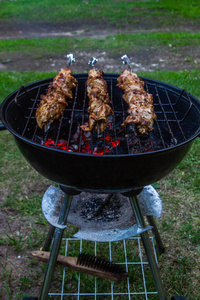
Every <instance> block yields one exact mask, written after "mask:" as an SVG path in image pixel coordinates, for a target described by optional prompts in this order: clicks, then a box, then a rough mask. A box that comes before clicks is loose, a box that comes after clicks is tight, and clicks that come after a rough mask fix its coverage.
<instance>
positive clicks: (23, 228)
mask: <svg viewBox="0 0 200 300" xmlns="http://www.w3.org/2000/svg"><path fill="white" fill-rule="evenodd" d="M144 25H145V24H142V23H140V24H138V25H137V26H135V28H134V29H131V30H129V31H127V30H126V32H132V33H134V32H135V33H138V32H149V31H158V30H159V29H158V28H153V27H151V26H150V27H149V28H148V29H147V28H146V26H144ZM100 27H101V28H100ZM97 28H98V29H97ZM176 29H177V31H178V30H179V31H181V30H182V31H192V32H198V31H199V29H200V25H198V24H196V23H195V24H193V23H188V24H181V25H180V26H179V28H176ZM162 30H163V31H167V32H168V31H170V30H171V27H167V28H166V27H165V28H162ZM121 32H123V33H124V29H119V28H116V27H114V26H111V25H108V24H106V26H103V25H100V24H90V27H88V26H87V24H85V23H83V24H81V23H79V24H77V23H76V24H68V23H66V24H60V25H55V24H51V25H49V24H40V26H38V25H37V24H35V25H34V24H28V23H26V24H22V23H21V24H6V25H5V24H4V23H0V39H16V38H20V39H21V38H44V37H66V38H67V37H79V38H82V37H96V38H97V37H99V38H103V37H106V36H108V35H113V34H118V33H121ZM199 50H200V48H199V45H197V46H194V47H191V48H190V46H187V47H184V49H182V50H180V51H178V52H176V51H169V49H166V48H158V49H155V48H154V47H152V48H148V49H144V50H143V51H138V52H135V53H134V55H133V54H132V53H131V50H130V49H127V53H126V54H128V55H129V56H130V59H131V61H132V64H133V67H134V71H136V72H141V71H154V70H159V69H165V70H175V71H176V70H185V69H187V70H190V69H194V68H196V67H197V66H198V65H199V63H200V51H199ZM66 54H67V53H66ZM66 54H63V55H55V54H53V53H52V55H49V56H45V55H44V56H42V57H40V58H35V57H34V55H33V53H29V57H28V59H27V56H21V55H20V56H19V55H12V54H11V55H10V54H8V55H4V56H3V57H1V62H0V70H2V71H4V70H5V71H57V70H59V69H60V68H62V67H63V66H65V65H66ZM74 56H75V57H77V63H76V64H74V66H73V69H74V71H75V72H79V73H83V72H87V71H88V66H87V62H86V61H85V57H89V56H96V57H97V58H99V65H100V66H101V68H102V69H103V70H104V71H105V72H118V71H119V70H121V69H122V64H121V61H120V59H119V56H118V55H115V56H110V55H109V54H108V53H106V52H105V51H98V50H96V51H94V52H91V51H85V52H80V51H78V50H76V51H75V52H74ZM188 57H192V58H193V59H192V60H190V59H187V58H188ZM29 170H30V169H29ZM38 176H39V177H38V182H41V185H39V186H38V185H37V186H35V189H37V190H36V191H35V192H36V193H40V194H41V195H42V194H43V193H44V192H45V190H46V189H47V187H48V186H49V183H48V181H46V180H43V179H42V177H40V175H38ZM32 188H33V187H32ZM38 189H39V190H38ZM28 192H29V191H27V193H28ZM7 193H8V191H6V190H4V191H3V193H2V195H1V196H2V200H3V201H4V200H5V198H6V195H7ZM24 195H25V192H24V194H23V196H24ZM16 215H17V213H16V212H15V209H14V208H13V209H9V210H6V209H3V210H2V211H1V212H0V227H4V229H5V232H6V233H8V234H9V235H10V236H11V233H15V235H16V236H18V237H19V240H20V236H21V238H22V239H23V240H26V237H27V236H28V232H29V231H30V224H31V220H27V219H26V218H24V219H23V217H20V218H16ZM41 228H42V229H43V228H44V227H43V226H42V227H41ZM46 228H47V227H46ZM18 229H20V230H19V231H18ZM36 229H37V230H38V231H39V230H40V224H38V225H37V228H36ZM4 237H6V234H5V236H2V238H4ZM37 241H38V244H39V242H41V241H40V240H37ZM168 250H169V249H168ZM170 251H171V252H172V254H169V255H172V256H173V255H174V253H173V250H170ZM180 251H181V250H180ZM7 255H8V253H7V247H6V246H5V245H4V244H2V245H0V258H1V261H2V262H3V266H4V268H7V267H8V268H10V273H9V274H10V278H11V277H12V281H10V286H9V288H10V287H11V289H12V292H13V295H14V294H15V293H17V292H18V291H19V285H20V284H22V282H19V276H20V277H24V278H26V275H27V274H28V275H30V273H26V269H27V268H31V265H30V261H29V260H28V257H29V253H25V254H24V255H23V256H21V255H18V256H17V257H16V251H15V250H12V249H11V247H9V260H7ZM194 255H196V253H194ZM41 270H42V264H41V265H39V267H37V271H36V272H35V274H34V276H35V278H36V279H35V287H33V286H31V287H29V286H28V283H27V282H23V284H24V285H25V284H27V289H26V290H27V292H29V293H30V294H32V295H33V296H34V295H35V294H36V293H38V291H39V290H40V287H41V281H40V280H41V278H42V277H41V276H39V275H38V274H36V273H37V272H41ZM2 272H3V270H2ZM11 275H12V276H11ZM7 282H8V281H7ZM17 285H18V286H17ZM7 295H8V293H6V292H5V289H4V290H3V294H2V298H1V299H2V300H7V299H8V297H7ZM11 297H12V296H11ZM17 297H19V296H16V298H15V299H20V298H17ZM9 299H12V298H9Z"/></svg>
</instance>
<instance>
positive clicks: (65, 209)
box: [39, 195, 72, 300]
mask: <svg viewBox="0 0 200 300" xmlns="http://www.w3.org/2000/svg"><path fill="white" fill-rule="evenodd" d="M71 200H72V196H71V195H65V197H64V199H63V203H62V207H61V211H60V216H59V221H58V223H59V224H60V225H65V224H66V222H67V216H68V213H69V209H70V204H71ZM50 229H51V228H50ZM63 233H64V229H60V228H56V229H55V233H54V237H53V243H52V247H51V252H50V257H49V261H48V264H47V268H46V273H45V277H44V282H43V286H42V290H41V294H40V298H39V299H40V300H46V299H47V296H48V291H49V288H50V283H51V279H52V276H53V271H54V267H55V264H56V261H57V257H58V252H59V249H60V244H61V241H62V237H63ZM47 246H48V245H47Z"/></svg>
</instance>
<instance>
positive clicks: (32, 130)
mask: <svg viewBox="0 0 200 300" xmlns="http://www.w3.org/2000/svg"><path fill="white" fill-rule="evenodd" d="M75 77H76V78H77V80H78V85H77V88H76V90H74V99H73V100H72V101H69V106H68V107H67V108H66V110H65V112H64V114H63V117H62V118H61V120H60V122H54V123H53V124H52V125H51V127H50V129H49V130H48V131H47V132H46V133H45V132H44V130H41V129H40V128H38V126H37V125H36V120H35V111H36V109H37V105H38V104H39V101H40V95H41V94H44V93H45V92H46V90H47V87H48V85H49V83H50V82H51V81H52V78H49V79H46V80H42V81H38V82H35V83H32V84H29V85H27V86H25V87H23V88H21V89H19V90H17V91H15V92H14V93H12V94H11V95H9V96H8V97H7V98H6V99H5V101H4V102H3V104H2V107H1V120H2V122H3V123H4V125H5V126H6V127H7V129H8V130H10V131H11V132H12V133H13V134H14V137H15V140H16V143H17V145H18V147H19V148H20V151H21V152H22V153H23V155H24V156H25V158H26V159H27V160H28V162H29V163H30V164H31V165H32V166H33V167H34V168H35V169H36V170H37V171H38V172H39V173H41V174H42V175H44V176H45V177H47V178H48V179H50V180H52V181H54V182H58V183H60V184H62V185H65V186H67V187H70V188H75V189H77V190H81V191H82V190H88V191H97V190H98V191H100V192H108V193H109V192H116V191H119V192H122V191H129V190H132V189H133V188H141V187H143V186H146V185H148V184H152V183H154V182H156V181H158V180H159V179H161V178H163V177H164V176H165V175H167V174H168V173H169V172H170V171H171V170H172V169H174V168H175V167H176V166H177V165H178V163H179V162H180V161H181V160H182V159H183V157H184V156H185V154H186V153H187V152H188V150H189V149H190V147H191V145H192V142H193V140H194V139H195V138H196V137H197V136H198V135H199V133H200V120H199V116H200V112H199V111H200V104H199V101H198V100H197V99H196V98H195V97H193V96H192V95H190V94H188V93H187V92H186V91H185V90H181V89H179V88H176V87H173V86H170V85H168V84H165V83H161V82H158V81H155V80H150V79H145V78H144V81H145V83H146V89H147V90H148V92H149V93H151V94H153V97H154V107H155V113H156V114H157V121H156V122H155V125H154V130H153V131H152V132H150V133H148V134H145V135H141V134H139V133H138V132H137V130H136V129H135V128H134V127H132V128H130V127H129V128H128V127H125V128H122V127H121V123H122V122H123V120H124V119H125V118H126V114H127V112H126V110H127V106H126V103H125V101H124V100H123V99H122V92H121V90H120V89H119V88H117V87H116V78H117V77H118V75H116V74H115V75H113V74H112V75H111V74H107V75H105V79H106V81H107V82H108V91H109V93H110V97H111V102H112V106H113V110H114V113H115V115H114V118H113V119H112V120H111V122H110V125H109V127H108V128H107V130H106V131H105V132H104V133H103V135H102V136H100V137H98V135H97V133H96V132H94V133H92V134H89V135H87V136H85V134H84V132H83V131H80V125H81V124H83V123H84V122H86V121H87V120H88V112H87V108H88V98H87V96H86V89H85V84H86V83H85V82H86V79H87V74H82V75H81V74H79V75H75ZM113 144H114V145H116V146H115V147H113V146H112V145H113ZM77 170H78V172H77ZM85 170H87V176H85ZM110 174H112V176H110ZM118 174H120V176H119V175H118ZM108 176H109V180H107V177H108Z"/></svg>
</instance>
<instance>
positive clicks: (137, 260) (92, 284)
mask: <svg viewBox="0 0 200 300" xmlns="http://www.w3.org/2000/svg"><path fill="white" fill-rule="evenodd" d="M150 239H151V242H152V246H153V249H154V254H155V258H156V261H157V256H156V251H155V244H154V238H153V237H151V238H150ZM85 243H88V242H86V241H83V240H79V239H75V238H71V239H70V238H66V239H63V243H62V246H63V248H62V250H63V251H64V253H65V256H70V255H71V253H73V254H74V253H76V254H77V253H78V254H79V253H81V252H84V251H85ZM90 243H91V245H90V249H91V251H93V252H92V253H90V254H94V255H101V253H99V251H100V250H99V248H100V246H99V244H100V243H97V242H90ZM104 245H105V246H104V250H105V249H106V251H107V252H106V253H105V251H104V254H103V255H104V257H106V258H107V259H110V260H111V261H112V260H113V261H115V263H118V264H120V265H123V266H124V267H125V268H126V270H127V272H129V274H130V275H129V278H127V280H126V281H121V282H120V283H115V282H110V281H108V280H106V279H102V278H97V277H92V278H90V279H88V275H84V274H83V273H77V275H76V277H75V278H76V279H77V282H76V285H75V287H73V288H72V287H71V285H70V287H69V288H67V286H68V283H69V273H68V272H69V269H65V268H63V273H62V284H61V286H60V289H58V290H57V291H52V290H54V289H55V287H53V283H52V288H51V291H50V293H49V296H50V299H51V298H53V299H61V300H64V299H78V300H79V299H95V300H96V299H124V300H125V299H127V300H130V299H146V300H148V299H158V298H159V297H158V293H157V292H156V291H155V287H154V284H153V280H152V279H151V276H152V275H151V273H150V268H149V266H148V262H147V260H146V256H145V254H144V251H143V249H142V242H141V238H140V237H133V238H131V239H129V240H123V241H121V242H117V243H116V242H109V243H104ZM119 245H120V246H119ZM87 246H88V245H87ZM116 247H117V248H120V247H121V248H120V249H121V250H123V251H121V253H123V254H122V255H121V256H120V257H119V258H118V259H116ZM136 252H137V255H135V254H134V253H136ZM78 254H77V255H78ZM132 275H133V276H132ZM85 276H87V279H86V277H85ZM70 278H72V275H70ZM88 280H89V281H88ZM85 282H87V284H88V287H86V286H85ZM70 289H72V290H70Z"/></svg>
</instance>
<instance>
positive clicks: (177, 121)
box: [166, 90, 191, 140]
mask: <svg viewBox="0 0 200 300" xmlns="http://www.w3.org/2000/svg"><path fill="white" fill-rule="evenodd" d="M166 95H167V98H168V101H169V105H170V107H171V109H172V111H173V114H174V117H175V120H176V123H177V124H178V127H179V129H180V132H181V134H182V136H183V138H184V140H186V137H185V134H184V133H183V130H182V128H181V125H180V122H179V120H178V118H177V115H176V113H175V111H174V108H173V106H172V104H171V101H170V97H169V93H168V91H167V90H166ZM190 106H191V103H190Z"/></svg>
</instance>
